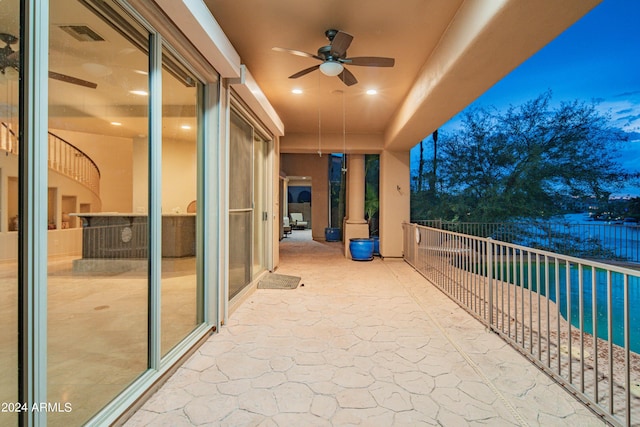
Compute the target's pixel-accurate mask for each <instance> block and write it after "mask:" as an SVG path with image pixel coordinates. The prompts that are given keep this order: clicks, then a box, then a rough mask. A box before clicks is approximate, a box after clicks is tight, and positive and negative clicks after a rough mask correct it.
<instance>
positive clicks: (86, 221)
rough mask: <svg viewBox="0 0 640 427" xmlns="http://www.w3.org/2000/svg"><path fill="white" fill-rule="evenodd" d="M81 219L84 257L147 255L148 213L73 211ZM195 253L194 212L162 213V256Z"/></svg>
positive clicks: (138, 256) (120, 257)
mask: <svg viewBox="0 0 640 427" xmlns="http://www.w3.org/2000/svg"><path fill="white" fill-rule="evenodd" d="M71 215H73V216H77V217H79V218H80V219H81V220H82V258H83V259H96V258H98V259H136V258H138V259H139V258H147V256H148V243H149V238H148V236H149V233H148V227H147V218H148V216H147V214H139V213H121V212H94V213H73V214H71ZM195 254H196V214H192V213H185V214H165V215H162V257H163V258H181V257H193V256H195Z"/></svg>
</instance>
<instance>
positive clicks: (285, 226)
mask: <svg viewBox="0 0 640 427" xmlns="http://www.w3.org/2000/svg"><path fill="white" fill-rule="evenodd" d="M282 232H283V233H284V237H287V234H291V223H290V222H289V217H288V216H285V217H283V218H282Z"/></svg>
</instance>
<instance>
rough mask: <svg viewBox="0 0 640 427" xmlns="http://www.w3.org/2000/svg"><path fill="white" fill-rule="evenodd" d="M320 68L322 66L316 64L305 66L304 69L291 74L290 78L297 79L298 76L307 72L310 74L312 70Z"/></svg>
mask: <svg viewBox="0 0 640 427" xmlns="http://www.w3.org/2000/svg"><path fill="white" fill-rule="evenodd" d="M318 68H320V65H314V66H313V67H309V68H305V69H304V70H302V71H298V72H297V73H295V74H292V75H290V76H289V78H290V79H297V78H298V77H302V76H304V75H305V74H309V73H310V72H312V71H315V70H317V69H318Z"/></svg>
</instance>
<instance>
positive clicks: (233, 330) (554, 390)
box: [125, 230, 605, 427]
mask: <svg viewBox="0 0 640 427" xmlns="http://www.w3.org/2000/svg"><path fill="white" fill-rule="evenodd" d="M307 234H308V232H307V231H302V230H294V231H293V233H292V234H291V235H289V236H288V237H287V238H285V239H283V241H282V242H281V244H280V248H281V263H280V267H279V268H278V270H277V273H280V274H287V275H294V276H299V277H301V282H300V283H301V284H300V285H299V286H298V287H297V288H296V289H293V290H289V289H280V290H278V289H258V290H256V291H255V293H253V294H252V295H251V296H250V297H249V298H248V299H247V300H246V301H245V302H244V303H243V304H242V305H241V306H240V307H239V308H238V309H237V310H236V311H235V312H234V313H233V314H232V315H231V316H230V318H229V321H228V322H227V324H226V325H225V326H223V327H222V329H221V331H220V332H219V333H218V334H215V335H213V336H212V337H211V338H209V339H208V340H207V342H206V343H205V344H203V345H202V346H201V347H200V348H199V349H198V350H197V351H196V352H195V353H194V354H193V356H191V357H190V358H189V359H188V360H187V361H186V362H185V363H184V365H182V366H181V367H180V368H179V369H178V370H177V371H176V373H175V374H174V375H173V376H172V377H171V378H170V379H169V380H168V381H167V382H166V383H165V384H164V385H163V386H162V387H161V388H160V389H159V390H158V391H157V392H156V393H155V394H154V395H153V396H152V397H151V398H150V399H149V400H148V401H147V402H146V403H145V404H144V405H143V406H142V408H141V409H140V410H138V411H137V412H136V413H135V414H134V415H133V416H132V417H131V418H130V419H129V420H128V421H127V423H126V424H125V425H126V426H129V427H132V426H149V425H152V426H192V425H205V426H248V425H255V426H351V425H363V426H417V425H434V426H435V425H440V426H465V425H491V426H510V425H520V426H578V425H579V426H601V425H605V423H604V422H603V421H602V419H600V418H599V417H597V416H596V415H594V414H593V413H592V412H591V411H590V410H589V409H587V408H586V407H585V406H584V405H583V404H582V403H580V402H579V401H577V400H576V399H575V398H574V397H573V396H571V395H570V394H569V393H568V392H566V391H565V390H564V389H562V388H561V387H560V386H558V385H557V384H555V383H554V382H553V381H552V380H551V379H550V378H549V377H547V376H546V375H545V374H544V373H542V372H541V371H539V370H538V369H537V368H535V367H534V366H533V365H532V364H531V363H529V362H528V361H527V360H526V359H524V357H522V356H521V355H520V354H519V353H518V352H516V351H515V350H514V349H512V348H511V347H510V346H509V345H508V344H506V343H505V342H504V341H503V340H501V339H500V338H499V337H498V336H497V335H495V334H494V333H492V332H489V331H487V330H486V329H485V328H484V326H482V325H481V324H480V323H479V322H477V321H476V320H475V319H474V318H473V317H471V316H470V315H469V314H467V313H466V312H465V311H464V310H462V309H461V308H459V307H458V306H457V305H456V304H455V303H454V302H453V301H451V300H450V299H449V298H447V297H446V296H445V295H444V294H443V293H441V292H440V291H439V290H438V289H437V288H435V287H434V286H433V285H431V284H430V283H429V282H428V281H427V280H426V279H424V278H423V277H422V276H421V275H419V274H418V273H417V272H415V271H414V270H413V268H411V267H410V266H409V265H408V264H406V263H405V262H404V261H402V260H397V259H385V260H381V259H380V258H376V259H374V260H373V261H369V262H358V261H351V260H347V259H345V258H344V257H343V256H342V255H341V244H340V243H324V242H313V241H308V240H305V237H306V236H307Z"/></svg>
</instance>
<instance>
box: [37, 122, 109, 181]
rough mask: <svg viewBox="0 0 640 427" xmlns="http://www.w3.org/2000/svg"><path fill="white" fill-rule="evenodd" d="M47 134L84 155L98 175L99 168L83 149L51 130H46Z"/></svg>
mask: <svg viewBox="0 0 640 427" xmlns="http://www.w3.org/2000/svg"><path fill="white" fill-rule="evenodd" d="M47 133H48V134H49V135H51V136H52V137H54V138H56V139H59V140H60V141H62V142H64V143H65V144H67V145H69V146H71V147H73V149H74V150H76V151H78V152H79V153H80V154H82V155H83V156H84V157H86V158H87V160H89V161H90V162H91V164H92V165H93V167H94V168H96V171H97V172H98V176H101V175H100V168H99V167H98V165H96V162H94V161H93V159H92V158H91V157H89V155H88V154H87V153H85V152H84V151H82V150H81V149H79V148H78V147H76V146H75V145H73V144H72V143H70V142H69V141H67V140H66V139H64V138H60V137H59V136H58V135H56V134H54V133H51V132H47Z"/></svg>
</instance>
